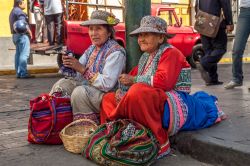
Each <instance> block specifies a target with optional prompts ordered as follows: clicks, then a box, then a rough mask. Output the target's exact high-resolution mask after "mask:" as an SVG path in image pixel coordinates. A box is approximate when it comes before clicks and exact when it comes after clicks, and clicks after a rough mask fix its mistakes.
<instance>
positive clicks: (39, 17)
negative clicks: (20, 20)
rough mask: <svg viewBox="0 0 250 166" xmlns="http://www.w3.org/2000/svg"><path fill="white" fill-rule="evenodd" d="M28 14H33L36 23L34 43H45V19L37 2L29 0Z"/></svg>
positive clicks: (37, 0)
mask: <svg viewBox="0 0 250 166" xmlns="http://www.w3.org/2000/svg"><path fill="white" fill-rule="evenodd" d="M30 12H32V13H34V18H35V22H36V30H35V42H36V43H41V42H43V41H44V42H45V41H46V40H47V33H46V31H47V30H46V31H44V29H45V25H44V24H45V23H44V22H45V19H44V15H43V9H41V6H40V2H39V0H30Z"/></svg>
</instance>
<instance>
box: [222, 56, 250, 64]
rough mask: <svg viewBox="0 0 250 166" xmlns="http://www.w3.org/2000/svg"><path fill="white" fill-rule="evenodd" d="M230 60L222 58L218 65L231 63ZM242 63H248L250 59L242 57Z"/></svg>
mask: <svg viewBox="0 0 250 166" xmlns="http://www.w3.org/2000/svg"><path fill="white" fill-rule="evenodd" d="M232 61H233V60H232V58H222V59H221V60H220V62H219V63H232ZM242 62H250V57H243V58H242Z"/></svg>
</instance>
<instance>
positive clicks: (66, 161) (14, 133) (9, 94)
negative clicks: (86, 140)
mask: <svg viewBox="0 0 250 166" xmlns="http://www.w3.org/2000/svg"><path fill="white" fill-rule="evenodd" d="M249 67H250V64H244V71H245V81H244V86H242V87H239V88H236V89H233V90H225V89H224V88H223V85H220V86H205V85H204V83H203V81H202V80H201V79H200V75H199V72H198V71H197V70H193V71H192V81H193V87H192V93H193V92H196V91H199V90H205V91H207V92H209V93H211V94H214V95H215V96H217V97H218V99H219V106H220V107H221V108H222V110H223V111H224V112H225V113H226V114H227V115H228V118H227V119H226V120H225V121H223V122H221V123H219V124H217V125H214V126H212V127H210V128H207V129H203V130H199V131H191V132H180V133H179V134H177V135H176V136H174V137H172V138H171V142H172V147H173V148H174V149H177V150H178V151H180V152H182V153H184V154H185V155H182V154H180V153H179V152H178V151H177V150H174V151H173V153H172V155H170V156H169V157H166V158H164V159H162V160H160V161H158V162H156V163H155V164H154V165H157V166H158V165H160V166H161V165H172V166H182V165H186V166H191V165H192V166H208V165H210V164H211V165H225V166H238V165H240V166H248V165H250V139H249V138H250V130H249V128H250V109H249V105H250V92H249V91H248V89H247V87H248V86H250V70H248V71H247V69H249ZM219 75H220V78H221V81H224V82H228V81H229V79H230V76H231V66H230V65H220V66H219ZM58 79H60V76H59V75H57V74H37V75H36V78H34V79H16V78H15V76H13V75H11V76H8V75H5V76H0V103H1V104H0V166H2V165H3V166H4V165H10V166H12V165H13V166H14V165H21V166H26V165H36V166H43V165H44V166H47V165H53V166H54V165H55V166H57V165H60V166H64V165H76V166H78V165H79V166H80V165H89V166H92V165H95V164H94V163H92V162H90V161H88V160H86V159H84V158H83V157H81V156H80V155H75V154H72V153H69V152H67V151H66V150H64V148H63V146H62V145H33V144H29V143H28V142H27V141H26V138H27V122H28V117H29V113H30V112H29V99H31V98H34V97H36V96H38V95H39V94H40V93H47V92H48V91H49V90H50V88H51V86H52V85H53V83H54V82H56V80H58ZM187 155H191V156H192V157H193V158H194V159H195V160H194V159H193V158H190V157H189V156H187ZM196 160H199V161H201V162H199V161H196ZM205 163H209V164H205Z"/></svg>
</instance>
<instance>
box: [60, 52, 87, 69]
mask: <svg viewBox="0 0 250 166" xmlns="http://www.w3.org/2000/svg"><path fill="white" fill-rule="evenodd" d="M62 61H63V65H64V66H65V67H69V68H71V69H74V70H75V71H77V72H79V73H81V74H83V73H84V72H85V67H84V66H83V65H82V64H81V63H80V62H79V61H78V60H77V59H76V58H74V57H70V56H67V55H63V56H62Z"/></svg>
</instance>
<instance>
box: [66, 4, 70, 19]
mask: <svg viewBox="0 0 250 166" xmlns="http://www.w3.org/2000/svg"><path fill="white" fill-rule="evenodd" d="M66 20H69V1H68V0H66Z"/></svg>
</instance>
